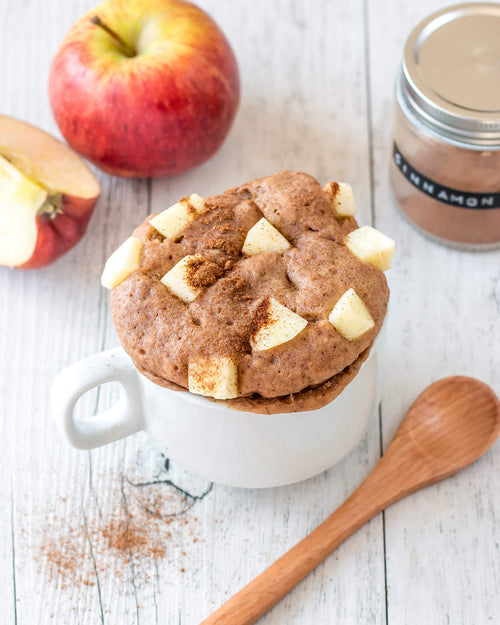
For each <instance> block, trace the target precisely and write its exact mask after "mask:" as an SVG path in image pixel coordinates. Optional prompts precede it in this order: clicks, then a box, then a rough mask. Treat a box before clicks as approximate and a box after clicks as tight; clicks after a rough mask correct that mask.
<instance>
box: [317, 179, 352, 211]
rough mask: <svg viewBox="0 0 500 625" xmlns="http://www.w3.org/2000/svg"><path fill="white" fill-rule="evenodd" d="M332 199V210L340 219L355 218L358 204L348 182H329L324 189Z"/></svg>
mask: <svg viewBox="0 0 500 625" xmlns="http://www.w3.org/2000/svg"><path fill="white" fill-rule="evenodd" d="M323 190H324V191H325V192H326V193H328V195H329V196H330V197H331V199H332V208H333V210H334V211H335V212H336V213H337V215H339V216H340V217H354V215H355V214H356V210H357V209H356V202H355V201H354V195H353V192H352V187H351V185H350V184H348V183H347V182H329V183H328V184H326V185H325V186H324V187H323Z"/></svg>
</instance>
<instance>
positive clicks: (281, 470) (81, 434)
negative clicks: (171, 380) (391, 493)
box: [51, 324, 385, 488]
mask: <svg viewBox="0 0 500 625" xmlns="http://www.w3.org/2000/svg"><path fill="white" fill-rule="evenodd" d="M384 325H385V324H384ZM380 339H381V337H380V335H379V337H377V339H376V341H375V343H374V345H373V346H372V349H371V351H370V354H369V356H368V358H367V359H366V360H365V362H364V363H363V364H362V365H361V368H360V370H359V372H358V374H357V375H356V377H355V378H354V379H353V380H352V381H351V382H350V384H348V385H347V386H346V388H345V389H344V390H343V391H342V393H340V395H339V396H338V397H337V398H336V399H334V400H333V401H332V402H330V403H329V404H327V405H326V406H323V408H320V409H319V410H311V411H308V412H294V413H286V414H271V415H262V414H256V413H252V412H241V411H239V410H234V409H232V408H229V407H228V406H227V405H226V403H225V402H221V401H218V402H214V401H210V400H208V399H206V398H204V397H201V396H199V395H193V394H192V393H189V392H187V391H171V390H169V389H167V388H163V387H161V386H158V385H157V384H154V383H153V382H151V381H150V380H148V379H147V378H146V377H144V376H143V375H141V374H140V373H139V372H138V371H137V370H136V368H135V367H134V365H133V364H132V361H131V359H130V358H129V357H128V356H127V354H126V353H125V352H124V350H123V349H122V348H121V347H117V348H114V349H110V350H108V351H104V352H100V353H98V354H94V355H93V356H89V357H88V358H85V359H83V360H80V361H79V362H76V363H74V364H72V365H70V366H69V367H67V368H66V369H64V370H63V371H62V372H61V373H60V374H59V375H58V376H57V378H56V379H55V381H54V385H53V387H52V395H51V403H52V410H53V414H54V417H55V419H56V422H57V424H58V426H59V429H60V431H61V432H62V434H63V435H64V436H65V437H66V438H67V439H68V441H69V442H70V443H71V444H72V445H73V446H74V447H76V448H78V449H91V448H94V447H99V446H101V445H106V444H107V443H111V442H112V441H116V440H118V439H120V438H124V437H126V436H129V435H131V434H134V433H135V432H138V431H139V430H147V432H148V433H149V434H150V435H151V437H152V439H153V440H154V441H155V442H156V444H158V446H159V447H161V448H162V449H163V450H165V453H166V454H167V455H168V457H169V458H171V459H172V460H174V461H175V462H177V463H178V464H179V465H180V466H182V467H183V468H185V469H187V470H188V471H191V472H192V473H195V474H197V475H199V476H201V477H204V478H206V479H208V480H211V481H213V482H218V483H221V484H226V485H229V486H239V487H244V488H265V487H270V486H281V485H284V484H290V483H293V482H299V481H301V480H304V479H307V478H309V477H312V476H313V475H317V474H318V473H321V472H322V471H324V470H325V469H328V468H329V467H331V466H332V465H334V464H335V463H336V462H338V461H339V460H340V459H341V458H343V457H344V456H345V455H347V454H348V453H349V452H350V451H351V450H352V449H353V448H354V447H355V445H356V444H357V443H358V442H359V441H360V439H361V438H362V436H363V433H364V432H365V429H366V427H367V424H368V422H369V419H370V416H371V414H372V410H373V407H374V405H375V402H376V396H377V372H378V350H379V349H380ZM106 382H119V383H120V384H121V385H122V387H123V392H122V393H121V395H120V399H119V401H118V402H117V403H116V404H115V405H114V406H112V407H111V408H110V409H109V410H106V411H104V412H100V413H98V414H96V415H95V416H91V417H88V418H85V419H79V418H77V417H76V416H75V414H74V407H75V404H76V402H77V401H78V399H79V398H80V397H81V396H82V395H83V394H84V393H86V392H87V391H89V390H91V389H92V388H95V387H97V386H99V385H100V384H104V383H106Z"/></svg>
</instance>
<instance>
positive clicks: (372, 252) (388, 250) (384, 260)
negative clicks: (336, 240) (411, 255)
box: [344, 226, 395, 271]
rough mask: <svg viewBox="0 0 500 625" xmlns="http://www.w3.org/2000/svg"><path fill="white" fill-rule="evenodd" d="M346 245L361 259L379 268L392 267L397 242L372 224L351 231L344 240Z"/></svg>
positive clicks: (382, 269) (383, 269)
mask: <svg viewBox="0 0 500 625" xmlns="http://www.w3.org/2000/svg"><path fill="white" fill-rule="evenodd" d="M344 243H345V245H346V247H347V248H348V249H349V250H350V251H351V252H352V253H353V254H354V256H357V257H358V258H359V259H360V260H363V261H365V262H367V263H370V264H372V265H373V266H374V267H377V269H380V270H381V271H385V270H386V269H390V267H391V263H392V258H393V256H394V247H395V243H394V241H393V240H392V239H390V238H389V237H388V236H386V235H385V234H383V233H382V232H379V231H378V230H375V228H372V227H371V226H363V227H362V228H358V229H357V230H353V231H352V232H350V233H349V234H348V235H347V236H346V238H345V241H344Z"/></svg>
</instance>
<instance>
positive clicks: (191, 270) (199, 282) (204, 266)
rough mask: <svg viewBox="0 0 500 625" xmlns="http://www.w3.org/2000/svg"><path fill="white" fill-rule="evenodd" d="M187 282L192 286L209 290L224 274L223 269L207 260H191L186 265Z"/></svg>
mask: <svg viewBox="0 0 500 625" xmlns="http://www.w3.org/2000/svg"><path fill="white" fill-rule="evenodd" d="M186 270H187V280H188V282H189V284H190V286H193V287H196V288H207V287H209V286H211V285H212V284H214V283H215V282H216V281H217V279H218V278H220V277H221V276H222V274H223V271H222V269H221V268H220V267H219V266H218V265H216V264H215V263H212V262H211V261H210V260H206V259H205V258H190V259H189V260H188V261H187V263H186Z"/></svg>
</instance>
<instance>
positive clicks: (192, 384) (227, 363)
mask: <svg viewBox="0 0 500 625" xmlns="http://www.w3.org/2000/svg"><path fill="white" fill-rule="evenodd" d="M188 386H189V390H190V391H191V393H196V394H197V395H204V396H205V397H213V398H214V399H234V398H235V397H238V367H237V365H236V362H235V361H234V360H233V359H232V358H229V357H227V356H222V357H219V358H216V357H214V358H201V357H199V358H196V359H193V360H191V361H189V364H188Z"/></svg>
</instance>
